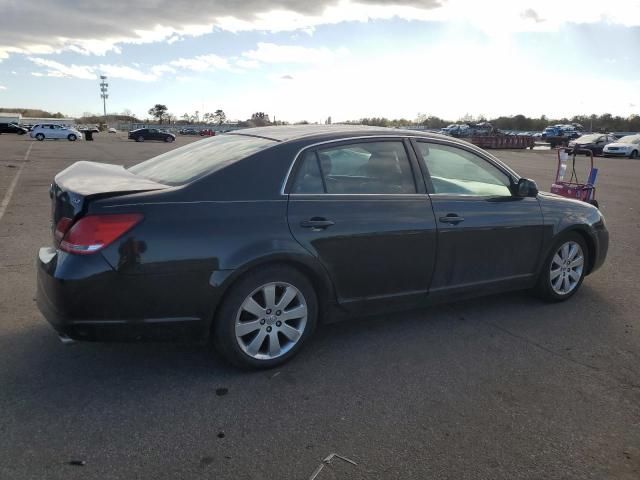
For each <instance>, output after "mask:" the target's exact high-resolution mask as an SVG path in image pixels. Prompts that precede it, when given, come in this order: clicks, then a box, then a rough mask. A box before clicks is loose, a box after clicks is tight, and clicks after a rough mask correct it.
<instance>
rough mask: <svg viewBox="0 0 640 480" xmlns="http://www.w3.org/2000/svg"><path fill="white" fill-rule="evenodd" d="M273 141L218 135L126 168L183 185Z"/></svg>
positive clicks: (262, 148)
mask: <svg viewBox="0 0 640 480" xmlns="http://www.w3.org/2000/svg"><path fill="white" fill-rule="evenodd" d="M275 144H276V142H275V141H274V140H267V139H265V138H258V137H249V136H246V135H218V136H215V137H210V138H207V139H205V140H200V141H199V142H195V143H192V144H190V145H185V146H184V147H180V148H176V149H175V150H171V151H170V152H167V153H163V154H162V155H159V156H157V157H154V158H152V159H150V160H147V161H145V162H142V163H139V164H138V165H135V166H133V167H131V168H129V171H130V172H131V173H135V174H136V175H140V176H141V177H144V178H148V179H149V180H153V181H154V182H158V183H162V184H164V185H173V186H176V185H185V184H187V183H189V182H192V181H194V180H196V179H198V178H200V177H202V176H204V175H207V174H209V173H212V172H215V171H217V170H220V169H221V168H224V167H226V166H228V165H231V164H232V163H235V162H237V161H238V160H242V159H243V158H245V157H248V156H249V155H253V154H254V153H257V152H259V151H261V150H264V149H265V148H268V147H271V146H273V145H275Z"/></svg>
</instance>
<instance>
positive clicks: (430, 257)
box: [287, 138, 436, 309]
mask: <svg viewBox="0 0 640 480" xmlns="http://www.w3.org/2000/svg"><path fill="white" fill-rule="evenodd" d="M416 172H419V167H418V165H417V162H416V160H415V156H414V154H413V152H412V150H411V148H410V144H409V142H408V141H406V140H403V139H397V138H396V139H384V138H380V139H367V140H364V139H363V140H358V141H348V142H337V143H332V144H329V145H326V144H325V145H322V146H319V147H317V148H309V149H307V150H305V151H304V152H303V154H301V155H299V156H298V160H297V162H296V164H295V168H294V169H293V171H292V174H291V178H290V180H289V182H288V186H287V188H288V192H289V208H288V220H289V226H290V229H291V232H292V234H293V236H294V237H295V238H296V240H297V241H298V242H299V243H300V244H301V245H302V246H304V247H305V248H306V249H307V250H308V251H309V252H311V253H312V254H313V255H314V256H316V257H317V258H318V259H319V260H320V262H321V263H322V264H323V266H324V267H325V269H326V270H327V272H328V273H329V275H330V277H331V279H332V281H333V283H334V285H335V288H336V292H337V296H338V301H339V302H340V303H341V304H343V305H345V306H347V307H349V306H350V307H352V308H354V309H357V308H358V307H359V306H363V301H364V300H367V301H368V302H369V303H368V305H369V306H371V301H372V300H379V302H380V303H382V304H384V305H390V304H394V303H397V302H399V303H405V302H408V303H412V302H415V301H419V300H420V299H422V298H423V297H424V295H425V294H426V292H427V291H428V288H429V283H430V281H431V276H432V272H433V268H434V261H435V253H436V225H435V220H434V216H433V211H432V209H431V204H430V200H429V197H428V195H426V190H425V187H424V182H423V181H422V179H419V181H417V180H418V177H417V176H416V175H415V174H416Z"/></svg>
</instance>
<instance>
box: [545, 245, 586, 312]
mask: <svg viewBox="0 0 640 480" xmlns="http://www.w3.org/2000/svg"><path fill="white" fill-rule="evenodd" d="M587 260H588V250H587V246H586V244H585V241H584V239H583V238H582V236H580V235H579V234H577V233H569V234H567V235H564V236H563V237H562V238H561V239H560V240H558V241H557V242H556V243H555V244H554V247H553V248H552V249H551V252H550V253H549V256H548V257H547V259H546V260H545V263H544V265H543V267H542V271H541V272H540V278H539V279H538V285H537V293H538V295H539V296H541V297H542V298H544V299H545V300H550V301H555V302H560V301H563V300H567V299H568V298H570V297H571V296H572V295H574V294H575V293H576V292H577V291H578V289H579V288H580V285H582V281H583V280H584V276H585V274H586V269H587V265H588V263H587Z"/></svg>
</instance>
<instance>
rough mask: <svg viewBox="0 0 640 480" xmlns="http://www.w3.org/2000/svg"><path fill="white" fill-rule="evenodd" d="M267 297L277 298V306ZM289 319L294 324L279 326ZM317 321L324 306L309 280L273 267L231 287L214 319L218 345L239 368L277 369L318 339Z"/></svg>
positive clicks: (287, 270)
mask: <svg viewBox="0 0 640 480" xmlns="http://www.w3.org/2000/svg"><path fill="white" fill-rule="evenodd" d="M265 291H271V292H272V295H273V300H274V301H272V302H268V301H267V295H266V294H265ZM292 295H295V296H292ZM285 297H286V298H285ZM289 297H290V299H289ZM252 300H253V301H252ZM287 300H288V302H287ZM278 302H287V303H286V305H285V304H281V305H278ZM305 305H306V310H305V309H304V306H305ZM269 307H272V308H269ZM287 307H288V308H287ZM247 308H250V309H252V310H253V311H255V313H250V312H249V311H248V310H247ZM285 309H286V310H287V311H286V312H285ZM296 309H297V310H296ZM305 311H306V317H305ZM287 313H288V316H289V319H287V320H284V321H279V320H278V318H285V315H286V314H287ZM317 317H318V300H317V296H316V293H315V290H314V288H313V285H312V283H311V282H310V281H309V279H308V278H307V277H306V276H304V275H303V274H302V273H300V272H299V271H298V270H296V269H294V268H291V267H288V266H284V265H273V266H269V267H266V268H264V269H263V270H254V271H252V272H249V273H247V274H245V275H244V276H243V277H241V278H240V279H239V280H238V281H237V282H236V283H235V284H234V285H232V286H231V288H230V289H229V290H228V292H227V293H226V294H225V296H224V298H223V300H222V304H221V305H220V308H219V309H218V313H217V315H216V318H215V319H214V325H213V328H212V333H213V338H212V340H213V344H214V346H215V348H216V350H217V351H218V352H219V353H220V354H221V355H222V356H223V357H224V358H225V359H226V360H227V361H229V362H230V363H232V364H233V365H235V366H237V367H240V368H254V369H263V368H273V367H275V366H277V365H281V364H282V363H284V362H286V361H287V360H289V359H290V358H291V357H293V356H294V355H295V354H296V353H298V351H299V350H300V348H302V346H303V344H304V343H305V342H306V341H307V340H308V339H309V337H311V335H312V334H313V332H314V330H315V327H316V323H317ZM243 332H244V334H243ZM284 332H286V334H285V333H284ZM274 339H275V340H274ZM272 346H273V347H274V350H273V351H270V349H271V347H272ZM275 348H279V350H275Z"/></svg>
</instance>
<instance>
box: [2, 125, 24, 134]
mask: <svg viewBox="0 0 640 480" xmlns="http://www.w3.org/2000/svg"><path fill="white" fill-rule="evenodd" d="M0 133H16V134H18V135H24V134H25V133H29V129H27V128H24V127H21V126H20V125H18V124H17V123H0Z"/></svg>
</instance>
